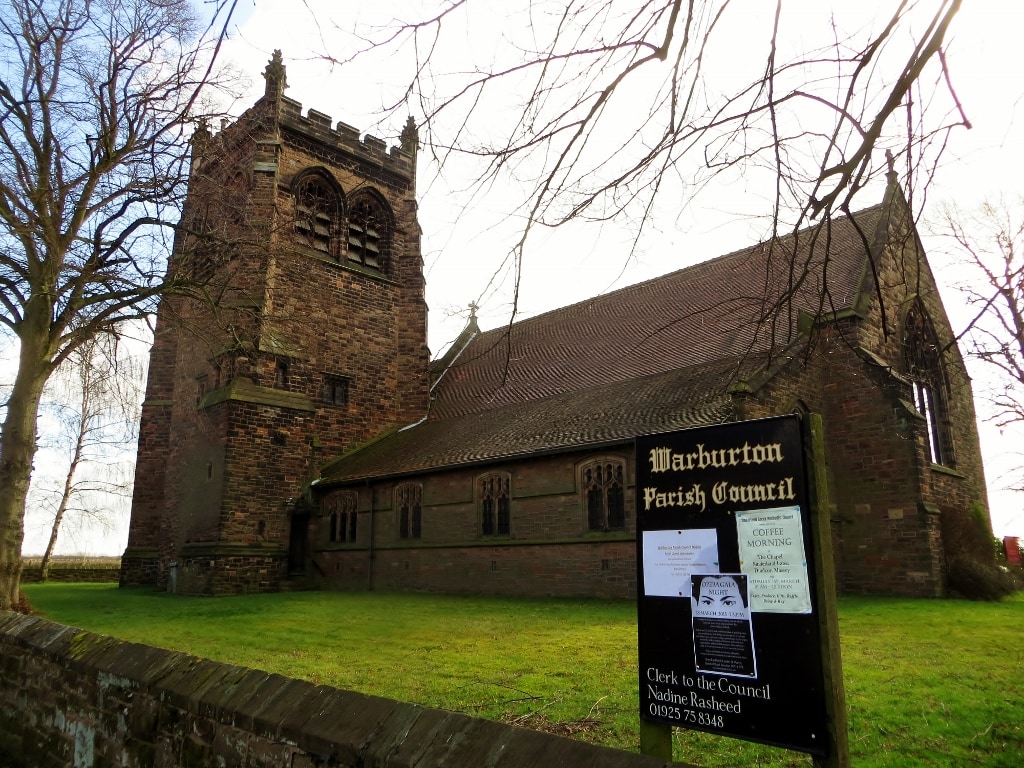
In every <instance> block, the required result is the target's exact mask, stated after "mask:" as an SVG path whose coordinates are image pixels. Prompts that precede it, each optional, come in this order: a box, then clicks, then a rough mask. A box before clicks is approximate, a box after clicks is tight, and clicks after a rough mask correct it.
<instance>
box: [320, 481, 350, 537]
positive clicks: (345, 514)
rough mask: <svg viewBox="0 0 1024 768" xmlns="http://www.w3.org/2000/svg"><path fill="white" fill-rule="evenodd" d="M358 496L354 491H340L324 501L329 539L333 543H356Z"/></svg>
mask: <svg viewBox="0 0 1024 768" xmlns="http://www.w3.org/2000/svg"><path fill="white" fill-rule="evenodd" d="M356 501H357V500H356V494H355V493H353V492H352V491H338V492H337V493H332V494H331V495H330V496H328V497H327V498H326V499H324V512H325V513H326V514H327V521H328V522H327V526H328V527H327V538H328V540H329V541H331V542H346V541H347V542H354V541H355V540H356V531H357V526H356V521H357V519H358V517H357V514H356Z"/></svg>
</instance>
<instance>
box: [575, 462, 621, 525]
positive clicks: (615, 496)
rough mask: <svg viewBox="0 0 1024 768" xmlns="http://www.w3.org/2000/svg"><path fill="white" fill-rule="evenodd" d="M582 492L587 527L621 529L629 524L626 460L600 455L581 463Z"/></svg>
mask: <svg viewBox="0 0 1024 768" xmlns="http://www.w3.org/2000/svg"><path fill="white" fill-rule="evenodd" d="M579 472H580V475H579V477H580V486H579V487H580V493H581V496H582V499H581V500H582V502H583V508H584V510H586V515H587V530H590V531H621V530H624V529H625V527H626V482H625V479H624V478H625V462H623V461H622V459H617V458H601V459H595V460H593V461H589V462H587V463H585V464H582V465H581V466H580V469H579Z"/></svg>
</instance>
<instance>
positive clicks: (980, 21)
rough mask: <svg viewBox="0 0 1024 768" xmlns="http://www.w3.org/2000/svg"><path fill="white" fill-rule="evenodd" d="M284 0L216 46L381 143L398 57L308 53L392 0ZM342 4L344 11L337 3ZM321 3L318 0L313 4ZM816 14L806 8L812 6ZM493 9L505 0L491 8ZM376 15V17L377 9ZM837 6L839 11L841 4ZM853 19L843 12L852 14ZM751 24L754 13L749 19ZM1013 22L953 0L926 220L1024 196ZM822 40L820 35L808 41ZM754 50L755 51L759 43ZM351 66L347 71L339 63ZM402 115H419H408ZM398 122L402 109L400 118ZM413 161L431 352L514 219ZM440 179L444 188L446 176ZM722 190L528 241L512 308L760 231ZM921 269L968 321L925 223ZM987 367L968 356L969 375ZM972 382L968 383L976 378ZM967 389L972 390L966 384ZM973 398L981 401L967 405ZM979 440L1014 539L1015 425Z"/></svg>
mask: <svg viewBox="0 0 1024 768" xmlns="http://www.w3.org/2000/svg"><path fill="white" fill-rule="evenodd" d="M794 4H795V5H797V6H799V9H798V12H799V13H806V14H807V17H808V18H814V19H815V24H821V23H824V20H825V17H824V15H823V14H827V13H828V8H829V7H830V6H835V7H836V8H838V9H839V10H838V16H839V18H841V19H842V18H849V11H850V7H851V6H854V7H856V9H857V13H859V14H861V17H860V19H859V20H858V21H857V22H856V23H865V22H866V20H868V19H870V18H871V16H872V13H874V14H875V16H877V17H878V18H881V17H882V16H883V15H884V14H885V13H886V11H891V8H892V7H893V6H894V5H895V4H896V3H895V2H892V1H891V0H890V1H889V2H884V1H883V0H876V1H875V2H870V1H868V0H864V1H863V2H858V3H850V2H849V0H836V2H833V3H829V2H822V0H796V2H795V3H794V0H786V2H785V6H784V7H786V9H787V12H788V10H790V8H789V6H792V5H794ZM297 5H298V4H297V3H296V2H295V0H255V6H254V7H247V9H245V10H246V11H247V12H248V15H247V16H246V17H245V18H244V20H243V23H241V25H240V29H239V31H238V34H237V35H236V36H235V37H234V39H233V40H232V43H231V46H230V47H229V49H228V53H229V55H230V56H231V57H232V58H233V59H234V60H235V61H237V62H238V63H239V65H240V66H241V67H242V68H243V69H244V70H245V71H247V72H249V73H251V76H252V90H251V92H250V98H249V99H248V101H247V100H243V102H242V103H243V104H247V103H248V102H249V101H251V99H252V98H255V97H257V96H258V95H259V94H260V93H261V91H262V86H263V79H262V77H260V76H259V73H260V72H262V70H263V66H264V65H265V63H266V61H267V60H268V59H269V57H270V54H271V52H272V51H273V50H274V49H275V48H280V49H281V50H282V52H283V54H284V59H285V64H286V66H287V68H288V69H287V71H288V83H289V88H288V91H287V94H288V95H289V96H290V97H291V98H293V99H296V100H297V101H300V102H302V105H303V109H308V108H309V107H313V108H315V109H317V110H318V111H321V112H325V113H327V114H329V115H331V116H332V118H333V119H334V120H335V121H337V120H343V121H344V122H346V123H349V124H350V125H353V126H355V127H357V128H359V129H361V130H371V131H372V132H374V133H375V134H376V135H379V136H381V137H382V138H387V139H388V140H389V143H396V141H395V139H394V137H395V136H396V135H397V133H398V131H399V130H400V129H401V122H400V121H396V122H395V123H394V124H393V125H390V126H389V125H385V126H382V127H376V128H375V127H374V125H375V123H376V121H377V120H378V114H379V113H378V111H377V110H378V108H379V107H380V106H381V105H382V104H385V103H388V101H389V100H390V99H393V98H395V93H397V91H396V90H395V89H396V88H400V87H401V86H402V85H404V83H405V81H406V79H407V78H408V71H407V70H405V69H404V67H403V66H401V62H397V61H391V62H379V61H373V62H372V67H371V64H370V63H367V64H366V65H365V68H364V66H360V65H359V64H357V65H356V66H352V67H351V68H349V67H344V66H343V67H332V66H330V65H328V64H325V63H324V62H322V61H320V60H318V59H317V56H316V53H318V52H320V51H323V50H328V51H330V53H331V54H332V55H333V56H334V57H335V58H338V59H344V58H346V57H347V56H348V55H350V53H351V51H352V46H353V40H352V38H351V37H346V36H344V35H341V34H338V32H337V30H336V29H333V28H332V23H331V22H332V21H333V22H335V23H336V24H337V25H339V26H342V27H343V28H352V26H353V25H355V24H359V23H364V24H365V23H370V22H371V20H372V19H374V18H377V19H378V20H379V18H383V17H381V14H384V16H386V17H390V14H391V13H397V12H396V11H395V10H394V9H395V7H396V6H401V5H404V4H402V3H394V2H392V3H383V4H380V5H379V7H378V6H377V5H375V4H374V3H369V2H353V3H345V4H343V5H341V6H339V5H337V4H335V3H332V2H328V1H327V0H305V5H306V6H308V7H309V8H310V9H312V10H313V11H314V13H316V15H317V18H318V19H320V25H319V28H318V29H317V28H315V27H314V25H311V24H309V23H308V21H307V20H305V19H302V18H300V17H302V11H300V10H298V9H297ZM773 5H774V4H773V3H767V2H762V1H761V0H754V2H752V3H748V5H747V8H748V9H749V13H750V14H755V13H763V12H764V10H765V8H766V7H767V8H770V7H772V6H773ZM477 6H478V7H481V8H484V9H494V8H497V7H501V8H502V9H507V8H509V7H512V4H509V3H501V4H493V3H487V2H482V3H477ZM339 8H340V9H343V10H339ZM325 9H326V10H325ZM812 11H813V12H815V13H817V16H812V13H811V12H812ZM503 12H504V10H503ZM375 14H376V16H375ZM844 14H845V15H844ZM496 21H497V22H498V23H500V21H501V18H500V16H497V15H496V14H493V13H491V14H490V15H489V16H488V12H487V11H485V12H484V13H481V14H479V15H474V16H473V17H472V19H471V23H472V24H473V25H476V26H474V27H472V28H467V31H466V35H465V44H466V46H467V48H469V49H472V50H473V52H474V53H475V54H477V55H479V54H480V52H481V49H486V47H487V45H488V41H489V40H490V38H488V36H487V35H488V34H490V30H491V29H492V27H493V25H494V24H495V22H496ZM851 23H854V22H851ZM751 26H753V24H752V25H751ZM1022 29H1024V3H1018V2H1016V1H1015V0H989V1H988V2H976V3H970V2H969V3H964V5H963V7H962V9H961V10H960V12H959V14H958V17H957V19H956V21H955V22H954V26H953V30H952V41H951V43H950V44H949V45H948V48H947V60H948V62H949V68H950V72H951V75H952V80H953V84H954V87H955V89H956V92H957V95H958V96H959V98H960V100H961V102H962V105H963V107H964V110H965V112H966V114H967V116H968V118H969V119H970V121H971V123H972V125H973V127H972V129H971V130H966V129H958V130H956V131H955V132H954V133H953V135H952V137H951V141H950V144H949V148H948V150H947V152H946V154H945V155H944V160H943V163H942V166H941V168H940V171H939V173H938V175H937V176H936V178H935V179H934V182H933V184H932V186H931V189H930V191H929V193H928V202H927V205H926V208H925V215H926V219H931V218H933V217H937V215H938V211H939V209H940V206H941V205H942V204H943V203H948V202H954V203H956V204H957V205H958V206H960V208H961V209H963V210H970V209H971V208H974V207H976V206H977V205H979V204H980V203H981V202H982V201H983V200H985V199H986V198H988V199H993V198H996V197H998V196H999V195H1004V196H1005V197H1006V198H1007V199H1008V200H1013V199H1015V198H1016V197H1017V196H1019V195H1020V194H1024V183H1022V182H1021V175H1022V172H1024V163H1022V162H1021V155H1020V149H1019V148H1020V147H1022V146H1024V75H1022V71H1024V70H1022V69H1021V66H1020V57H1019V53H1018V51H1019V46H1020V39H1019V38H1020V33H1021V30H1022ZM807 39H808V41H812V40H817V39H818V38H817V29H816V28H812V27H811V26H809V27H808V29H807ZM819 44H820V43H819ZM735 50H736V52H737V53H736V55H737V56H742V55H743V53H742V51H743V50H744V46H743V44H742V39H738V43H737V45H736V47H735ZM758 55H760V54H758ZM346 70H350V71H346ZM414 117H419V116H418V115H415V114H414ZM403 119H404V118H403ZM425 165H426V163H425V162H424V161H423V159H422V158H421V163H420V170H419V179H420V189H419V193H420V198H421V200H420V206H421V207H420V225H421V226H422V228H423V252H424V258H425V261H426V265H427V301H428V304H429V306H430V310H431V314H430V344H431V349H432V350H433V352H434V353H435V354H436V353H437V352H438V351H439V350H441V349H443V347H444V346H445V345H446V344H447V343H449V342H450V341H451V339H453V338H454V336H455V335H457V334H458V332H459V331H460V330H461V328H462V326H463V324H464V321H465V316H464V313H463V314H462V315H457V316H453V312H454V313H458V312H459V311H460V310H464V309H465V307H466V306H467V305H468V304H469V302H470V301H473V300H476V299H478V297H480V296H481V295H482V294H483V293H484V286H485V285H486V284H487V282H488V281H489V279H490V277H491V275H492V274H493V272H494V271H495V269H496V268H497V265H498V264H499V263H500V262H501V260H502V258H503V257H504V255H505V254H506V253H507V252H508V250H509V247H510V245H511V242H512V240H511V238H512V237H514V236H515V235H516V234H518V230H517V229H516V227H515V226H514V222H513V225H510V224H509V223H508V222H504V221H503V217H504V215H505V214H506V212H507V210H508V205H509V198H508V197H507V195H502V194H501V193H500V191H496V192H495V193H494V194H491V195H488V196H486V197H478V198H475V199H474V206H475V211H474V216H472V217H464V218H463V220H462V221H460V222H458V223H456V224H453V221H452V220H453V218H454V215H455V214H453V213H452V209H451V208H450V207H449V206H448V205H447V202H448V196H449V194H450V192H449V190H450V189H455V190H458V189H460V187H462V186H465V185H467V184H469V181H470V177H469V176H468V174H470V173H472V170H473V169H472V167H469V166H466V167H465V172H466V174H467V177H466V178H459V177H458V175H457V174H455V173H454V172H453V173H450V174H449V175H448V177H447V178H446V179H444V180H433V181H432V186H430V187H428V186H427V182H428V181H430V180H431V179H432V177H431V172H432V169H430V168H428V167H425ZM445 182H447V185H448V186H446V184H445ZM729 194H730V195H731V197H730V198H729V199H728V201H723V198H722V197H721V196H719V195H709V198H708V199H707V201H706V204H705V205H703V206H702V207H700V208H698V209H690V210H687V211H686V212H685V213H684V214H683V215H681V216H680V217H679V218H678V219H673V220H670V221H659V222H658V223H657V228H656V230H655V235H656V237H652V238H648V239H647V240H646V241H645V242H644V244H643V247H642V248H641V249H640V251H639V252H637V253H634V254H633V255H632V257H630V256H629V250H630V243H631V240H632V232H631V231H630V230H629V229H628V228H626V227H623V226H611V225H604V226H598V225H587V226H586V227H576V228H574V229H572V230H571V231H569V232H566V233H563V234H557V233H555V234H549V235H548V236H547V238H546V239H545V238H539V239H538V240H537V241H535V242H534V243H533V246H532V248H531V250H529V251H528V252H527V257H526V260H525V263H524V275H523V284H522V286H521V291H520V305H519V309H520V316H521V317H525V316H529V315H532V314H536V313H540V312H544V311H547V310H550V309H554V308H557V307H560V306H565V305H567V304H570V303H573V302H576V301H580V300H583V299H585V298H588V297H590V296H593V295H595V294H597V293H600V292H602V291H606V290H608V289H609V288H617V287H621V286H624V285H629V284H632V283H635V282H639V281H641V280H645V279H649V278H651V277H655V276H658V275H661V274H665V273H667V272H670V271H672V270H675V269H678V268H680V267H682V266H686V265H687V264H690V263H695V262H699V261H702V260H704V259H707V258H712V257H715V256H718V255H721V254H724V253H728V252H730V251H732V250H734V249H736V248H739V247H742V246H744V245H747V244H750V243H752V242H756V241H757V240H759V239H760V238H761V237H763V236H764V234H765V230H764V223H763V219H758V218H757V217H758V216H764V215H766V214H768V213H769V202H768V200H767V198H765V197H764V196H763V195H762V194H761V192H760V191H759V190H758V189H755V188H750V187H749V186H748V187H746V188H743V189H742V190H740V191H739V194H737V189H736V187H735V186H734V187H732V188H731V189H730V190H729ZM880 194H881V191H880V190H878V193H877V194H875V195H874V196H872V192H871V190H870V189H868V190H865V192H864V193H863V194H862V195H861V196H860V197H859V198H858V201H859V202H858V207H867V206H869V205H872V204H874V203H876V202H878V200H880ZM923 235H924V238H925V246H926V248H927V249H928V252H929V255H930V258H931V261H932V264H933V268H934V269H935V271H936V273H937V276H938V279H939V280H940V283H942V284H943V289H944V290H943V295H944V296H945V302H946V306H947V310H948V311H949V313H950V315H951V318H952V320H953V323H954V326H957V325H958V324H959V325H960V326H961V327H962V325H963V323H964V322H965V321H966V319H965V317H964V311H965V308H964V307H963V302H962V301H961V300H960V296H959V295H958V294H957V292H956V291H954V290H952V286H953V284H955V282H956V281H957V279H958V275H959V274H960V273H959V272H958V270H957V268H956V266H955V264H954V263H953V261H952V260H951V259H950V258H949V257H948V255H947V254H944V253H942V251H943V248H944V244H943V243H941V242H940V241H939V240H937V239H935V238H933V237H930V236H929V235H928V233H927V230H925V231H924V232H923ZM509 295H510V294H509V284H508V282H507V281H506V283H505V288H504V291H503V292H496V293H495V292H491V293H489V294H487V295H486V296H485V300H484V301H483V302H482V308H481V310H480V321H481V325H482V326H483V327H484V328H488V327H494V326H496V325H499V324H501V323H503V322H506V321H507V318H508V312H509V307H510V304H509ZM985 374H986V371H985V369H984V368H982V367H978V366H975V367H974V369H973V375H974V376H975V379H976V381H981V380H983V379H984V377H985ZM978 388H979V387H978V386H977V385H976V389H978ZM976 394H977V392H976ZM983 410H984V406H983V404H981V403H979V413H980V414H981V413H983ZM981 426H982V430H983V435H982V440H983V451H984V454H985V461H986V472H987V476H988V483H989V502H990V505H991V507H992V517H993V524H994V527H995V531H996V533H997V535H1021V536H1022V537H1024V511H1022V506H1024V497H1021V496H1020V495H1019V494H1014V493H1008V492H1005V491H1003V490H1001V489H1002V488H1003V486H1005V485H1006V483H1007V482H1008V481H1009V479H1010V478H1008V477H1007V476H1008V475H1009V474H1012V473H1013V472H1015V471H1017V468H1018V467H1020V466H1021V464H1022V460H1021V457H1020V455H1019V454H1018V452H1017V450H1018V449H1017V448H1016V445H1017V444H1019V442H1020V440H1019V439H1020V437H1021V435H1018V434H1009V433H1007V434H1002V435H1001V434H999V433H998V432H997V431H996V430H994V428H992V427H991V426H989V425H986V424H984V423H983V424H982V425H981Z"/></svg>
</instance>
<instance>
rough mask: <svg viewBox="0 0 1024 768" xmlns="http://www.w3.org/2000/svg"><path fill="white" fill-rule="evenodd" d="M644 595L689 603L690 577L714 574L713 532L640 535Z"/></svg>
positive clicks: (715, 547) (715, 539)
mask: <svg viewBox="0 0 1024 768" xmlns="http://www.w3.org/2000/svg"><path fill="white" fill-rule="evenodd" d="M643 549H644V594H645V595H650V596H654V597H685V598H686V599H687V600H689V599H690V591H691V588H690V574H693V573H718V532H717V531H715V529H714V528H696V529H691V530H683V531H644V537H643Z"/></svg>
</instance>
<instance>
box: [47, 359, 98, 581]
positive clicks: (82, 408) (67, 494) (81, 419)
mask: <svg viewBox="0 0 1024 768" xmlns="http://www.w3.org/2000/svg"><path fill="white" fill-rule="evenodd" d="M91 348H92V347H91V345H88V344H87V345H86V349H90V350H91ZM79 364H80V365H81V366H83V369H82V370H81V371H80V376H79V379H80V381H81V384H82V397H81V400H80V401H79V404H78V406H79V411H78V423H77V429H76V430H75V432H76V435H75V450H74V452H73V453H72V454H71V464H70V465H69V466H68V473H67V476H66V477H65V478H64V490H63V492H62V493H61V495H60V504H59V505H57V513H56V514H55V515H54V516H53V526H52V527H51V528H50V540H49V541H48V542H47V544H46V551H45V552H44V553H43V559H42V561H41V562H40V564H39V580H40V581H46V580H47V579H48V578H49V577H50V558H51V557H52V556H53V550H54V548H55V547H56V546H57V536H58V535H59V534H60V526H61V523H63V522H64V513H65V512H67V511H68V505H69V504H70V503H71V496H72V494H73V493H74V489H75V472H77V471H78V465H79V464H81V462H82V453H83V452H84V451H85V438H86V435H87V434H88V432H89V419H90V418H91V414H92V404H91V399H92V394H93V393H92V386H93V385H92V375H91V374H92V361H91V360H89V359H88V357H83V358H82V360H81V361H80V363H79Z"/></svg>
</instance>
